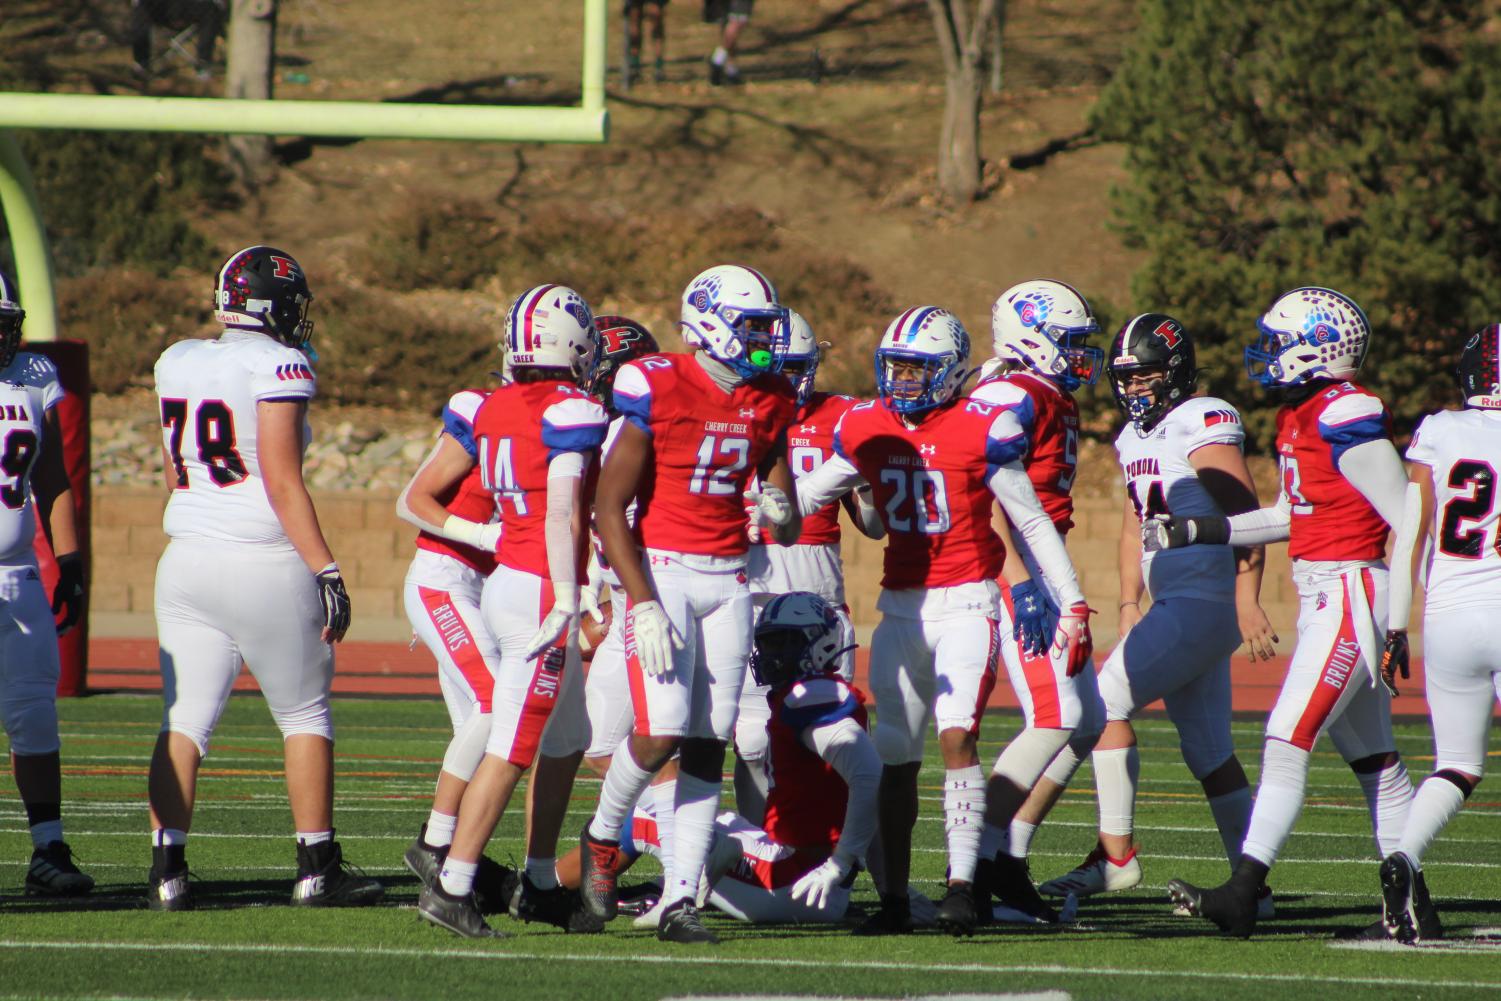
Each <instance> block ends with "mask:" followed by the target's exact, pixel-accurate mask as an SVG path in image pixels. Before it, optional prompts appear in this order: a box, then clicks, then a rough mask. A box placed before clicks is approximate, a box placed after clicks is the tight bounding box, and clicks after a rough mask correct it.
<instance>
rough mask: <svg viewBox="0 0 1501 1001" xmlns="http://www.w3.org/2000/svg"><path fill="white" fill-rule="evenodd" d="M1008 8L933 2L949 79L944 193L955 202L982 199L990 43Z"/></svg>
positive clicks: (992, 2)
mask: <svg viewBox="0 0 1501 1001" xmlns="http://www.w3.org/2000/svg"><path fill="white" fill-rule="evenodd" d="M1004 2H1005V0H928V11H929V13H931V14H932V15H933V29H934V31H935V32H936V33H937V35H938V50H939V52H941V53H942V54H943V69H944V78H945V79H944V84H945V86H944V106H943V130H942V132H941V133H940V135H939V139H938V187H939V190H940V191H942V192H943V194H944V195H945V196H946V197H948V198H950V199H952V200H954V201H959V202H969V201H974V199H975V198H976V197H978V196H979V194H980V92H981V87H982V86H983V83H984V81H983V80H982V75H983V74H982V69H983V66H984V63H985V61H986V60H985V49H986V45H985V43H986V40H987V38H988V37H990V35H991V33H992V32H995V31H998V30H999V24H1000V21H1001V17H1002V15H1001V14H1000V11H1001V8H1002V5H1003V4H1004ZM997 47H999V46H997ZM997 63H998V60H997Z"/></svg>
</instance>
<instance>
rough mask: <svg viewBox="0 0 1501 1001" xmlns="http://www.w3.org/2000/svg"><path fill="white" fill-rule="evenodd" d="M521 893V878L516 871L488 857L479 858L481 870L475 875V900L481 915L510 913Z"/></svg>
mask: <svg viewBox="0 0 1501 1001" xmlns="http://www.w3.org/2000/svg"><path fill="white" fill-rule="evenodd" d="M520 892H521V877H520V875H519V874H518V873H517V872H516V870H515V869H512V868H511V867H510V866H508V865H502V864H501V863H499V862H497V861H495V860H494V859H493V858H491V857H490V856H488V855H481V856H480V857H479V869H477V870H476V871H475V873H474V899H475V900H476V901H477V902H478V903H479V909H480V913H481V914H507V913H510V912H511V910H512V906H513V903H514V901H515V900H516V895H517V894H519V893H520Z"/></svg>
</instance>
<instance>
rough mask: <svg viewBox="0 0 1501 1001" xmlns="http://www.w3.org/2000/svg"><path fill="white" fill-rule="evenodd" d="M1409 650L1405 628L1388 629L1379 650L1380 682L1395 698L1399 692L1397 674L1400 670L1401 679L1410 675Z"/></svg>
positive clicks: (1405, 678)
mask: <svg viewBox="0 0 1501 1001" xmlns="http://www.w3.org/2000/svg"><path fill="white" fill-rule="evenodd" d="M1410 660H1411V652H1410V651H1409V650H1408V648H1407V630H1406V629H1389V630H1387V633H1386V645H1385V646H1384V647H1383V648H1382V650H1381V683H1382V684H1383V685H1385V686H1386V690H1387V691H1388V692H1390V693H1391V695H1392V698H1396V697H1397V696H1398V695H1400V694H1401V693H1400V692H1398V691H1397V674H1398V672H1401V674H1402V680H1403V681H1406V680H1407V679H1408V678H1409V677H1411V675H1410V673H1409V661H1410Z"/></svg>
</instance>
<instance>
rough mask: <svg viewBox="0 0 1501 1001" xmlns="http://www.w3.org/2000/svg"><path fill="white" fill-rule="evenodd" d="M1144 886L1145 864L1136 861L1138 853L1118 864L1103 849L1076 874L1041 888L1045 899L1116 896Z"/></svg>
mask: <svg viewBox="0 0 1501 1001" xmlns="http://www.w3.org/2000/svg"><path fill="white" fill-rule="evenodd" d="M1140 882H1141V863H1140V862H1137V861H1136V849H1134V848H1133V849H1132V850H1131V854H1130V855H1128V856H1127V857H1126V860H1125V861H1124V862H1116V861H1114V860H1112V859H1111V858H1109V857H1108V856H1107V855H1106V854H1105V849H1103V848H1101V847H1100V846H1099V845H1096V846H1095V849H1094V851H1092V852H1090V853H1089V856H1088V857H1087V858H1085V859H1084V861H1083V862H1081V863H1080V864H1079V866H1078V868H1076V869H1074V870H1073V871H1072V872H1067V873H1064V874H1063V875H1062V876H1059V877H1057V878H1056V879H1050V880H1048V881H1047V882H1046V883H1044V884H1042V885H1041V886H1039V887H1038V888H1037V892H1038V893H1041V894H1042V895H1043V896H1045V897H1068V896H1073V897H1075V898H1082V897H1092V896H1094V895H1095V894H1096V893H1115V892H1117V891H1119V890H1129V889H1131V888H1132V887H1133V886H1136V885H1137V884H1138V883H1140Z"/></svg>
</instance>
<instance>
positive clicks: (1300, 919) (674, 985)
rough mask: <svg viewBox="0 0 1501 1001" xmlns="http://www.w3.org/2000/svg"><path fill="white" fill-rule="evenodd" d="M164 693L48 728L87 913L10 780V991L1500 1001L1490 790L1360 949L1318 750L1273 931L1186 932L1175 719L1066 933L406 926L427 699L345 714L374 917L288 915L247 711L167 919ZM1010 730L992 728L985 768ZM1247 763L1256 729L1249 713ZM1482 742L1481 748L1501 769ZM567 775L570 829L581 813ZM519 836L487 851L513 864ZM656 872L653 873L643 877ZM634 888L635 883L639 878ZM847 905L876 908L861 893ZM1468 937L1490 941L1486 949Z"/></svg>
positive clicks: (348, 824)
mask: <svg viewBox="0 0 1501 1001" xmlns="http://www.w3.org/2000/svg"><path fill="white" fill-rule="evenodd" d="M159 705H160V703H159V701H158V700H157V699H155V698H152V697H140V696H98V697H94V698H90V699H86V700H67V701H64V702H63V703H62V705H61V713H62V717H63V763H64V772H65V779H64V782H65V795H66V797H67V802H66V804H65V807H64V815H65V820H66V822H67V824H68V840H69V841H70V842H71V843H72V845H73V847H74V850H75V852H76V854H77V856H78V857H79V860H80V862H81V864H82V866H83V868H84V869H86V870H87V871H89V872H91V873H92V874H93V875H94V876H95V878H96V879H97V880H98V881H99V886H98V888H97V889H96V891H95V893H94V894H93V895H92V896H91V897H89V898H87V899H85V900H83V901H80V902H76V903H58V902H51V901H46V902H43V901H39V900H37V899H35V898H26V897H23V896H21V895H20V886H21V882H22V877H23V875H24V866H23V863H24V860H25V859H26V858H27V856H28V854H29V852H28V847H29V843H28V841H27V838H26V833H25V821H24V816H23V814H22V811H21V808H20V804H19V802H18V801H17V800H16V799H15V795H14V791H13V789H10V788H7V789H6V791H5V796H6V797H7V802H6V804H5V811H4V834H5V836H6V841H5V843H6V844H7V845H8V846H9V847H8V848H7V849H6V851H7V853H8V857H9V858H12V859H14V860H16V861H15V863H14V864H12V865H11V867H10V868H9V870H8V875H7V876H5V877H3V878H0V882H3V884H4V886H6V887H7V888H8V889H7V890H6V892H5V893H4V895H3V896H0V998H54V997H69V998H174V997H194V998H412V999H427V998H443V999H459V998H470V997H473V998H486V999H494V998H505V999H525V998H551V997H566V998H587V999H589V1001H606V999H610V998H661V997H681V996H687V995H693V996H727V995H734V996H746V995H797V996H803V997H809V996H841V997H892V996H923V995H949V994H964V995H969V996H974V995H981V996H992V995H1004V994H1006V993H1014V992H1038V991H1046V990H1052V991H1064V992H1067V993H1068V994H1069V995H1071V996H1073V997H1075V998H1165V997H1184V998H1215V999H1229V998H1239V997H1256V998H1261V997H1265V996H1267V995H1269V994H1273V995H1277V996H1283V997H1287V996H1292V997H1315V996H1316V997H1319V998H1320V999H1330V1001H1332V999H1336V998H1343V997H1352V996H1362V997H1391V998H1411V997H1439V996H1442V997H1460V996H1471V995H1473V996H1476V997H1481V996H1485V997H1495V996H1501V942H1496V941H1490V940H1488V939H1489V938H1490V936H1489V935H1488V934H1486V933H1485V932H1484V930H1486V929H1490V930H1492V932H1491V934H1494V935H1501V803H1498V802H1496V801H1495V798H1494V797H1492V796H1488V795H1487V793H1486V786H1482V787H1481V789H1480V791H1479V792H1478V793H1477V794H1476V796H1475V797H1474V800H1473V801H1472V802H1471V804H1470V806H1469V808H1468V809H1467V810H1466V811H1465V812H1464V813H1463V814H1461V816H1460V817H1459V818H1458V819H1457V820H1456V821H1455V822H1454V823H1453V824H1452V825H1451V826H1450V828H1449V830H1448V832H1447V833H1446V836H1445V838H1444V839H1443V840H1442V841H1441V842H1440V843H1439V844H1438V845H1437V846H1436V847H1435V849H1434V850H1433V852H1432V854H1431V856H1430V858H1429V864H1428V866H1427V872H1428V879H1429V884H1430V886H1431V888H1432V890H1433V894H1434V897H1435V899H1436V901H1437V902H1438V904H1439V907H1440V908H1441V910H1442V912H1443V916H1444V919H1445V921H1446V923H1447V925H1448V928H1449V929H1450V934H1451V938H1450V939H1449V941H1448V942H1447V943H1445V944H1443V945H1441V946H1438V947H1433V948H1423V949H1410V948H1409V949H1400V948H1393V949H1385V950H1379V951H1369V950H1352V949H1349V948H1346V947H1343V946H1341V945H1339V944H1337V943H1336V942H1335V941H1334V935H1335V933H1337V932H1339V931H1341V930H1343V929H1353V928H1355V927H1358V926H1360V925H1362V924H1364V923H1366V922H1368V921H1369V920H1371V919H1372V918H1373V917H1374V916H1375V913H1376V908H1377V903H1376V892H1375V891H1376V863H1375V862H1374V861H1373V855H1374V850H1373V848H1372V846H1371V843H1370V835H1369V827H1368V821H1367V818H1366V811H1365V806H1364V802H1363V800H1362V799H1361V797H1360V793H1359V789H1358V787H1357V785H1356V784H1355V781H1354V779H1353V777H1352V776H1351V775H1350V773H1349V771H1348V770H1347V769H1346V768H1345V767H1344V766H1343V765H1342V764H1341V763H1340V761H1339V760H1338V758H1337V757H1336V756H1335V755H1334V754H1333V753H1332V752H1330V751H1328V750H1327V749H1325V751H1324V753H1321V754H1318V755H1316V757H1315V761H1314V769H1313V774H1312V776H1311V780H1310V789H1309V792H1310V802H1309V804H1308V806H1307V807H1306V808H1305V810H1304V812H1303V817H1302V820H1301V822H1300V824H1299V828H1298V831H1297V833H1296V834H1295V835H1294V836H1293V839H1292V842H1291V844H1290V845H1289V847H1288V851H1287V853H1286V856H1285V858H1284V860H1283V862H1282V863H1281V864H1279V865H1278V866H1277V868H1276V869H1275V870H1274V872H1273V877H1272V883H1273V887H1274V889H1275V890H1276V893H1277V907H1278V917H1277V919H1276V920H1275V921H1272V922H1269V923H1266V924H1264V925H1263V926H1262V930H1261V932H1260V933H1259V934H1258V936H1257V937H1256V938H1255V939H1253V940H1252V941H1251V942H1249V943H1246V942H1227V941H1223V940H1220V939H1218V938H1216V937H1215V936H1213V935H1212V934H1210V933H1209V932H1210V929H1209V926H1208V925H1205V924H1203V923H1201V922H1198V921H1195V920H1192V919H1185V918H1175V917H1173V916H1172V915H1171V913H1170V909H1169V907H1168V905H1167V903H1166V900H1165V896H1164V891H1163V886H1164V884H1165V883H1166V882H1167V880H1168V879H1169V878H1170V877H1172V876H1183V877H1186V878H1189V879H1191V880H1195V881H1198V882H1218V881H1219V879H1220V878H1221V876H1222V874H1223V872H1224V870H1225V863H1224V860H1223V858H1222V855H1221V849H1220V844H1219V839H1218V836H1217V835H1216V834H1215V833H1214V830H1213V827H1212V824H1211V821H1210V818H1209V815H1208V811H1207V810H1206V808H1205V807H1204V806H1203V804H1202V800H1201V798H1200V795H1199V792H1198V789H1197V785H1196V783H1194V782H1193V780H1192V778H1191V777H1190V776H1189V775H1188V773H1187V771H1186V769H1185V768H1184V766H1183V764H1182V762H1181V761H1180V760H1179V758H1178V754H1177V749H1176V742H1175V739H1174V737H1173V734H1172V731H1171V728H1170V727H1169V725H1168V724H1167V723H1165V722H1161V721H1148V722H1145V723H1143V724H1142V726H1141V727H1140V733H1141V736H1142V741H1143V754H1142V795H1141V801H1140V808H1139V825H1140V826H1139V829H1138V833H1139V837H1140V839H1141V842H1142V858H1143V862H1144V865H1145V868H1146V880H1145V882H1144V884H1143V885H1142V886H1141V887H1139V888H1138V889H1137V890H1134V891H1131V892H1129V893H1126V894H1123V895H1120V896H1116V897H1112V898H1108V899H1105V900H1096V901H1086V902H1085V904H1084V906H1083V907H1082V908H1081V910H1080V914H1079V922H1078V923H1077V924H1076V925H1073V926H1069V927H1065V928H1060V929H1030V928H1019V927H1002V928H999V929H996V930H987V931H983V932H982V933H981V934H979V935H976V936H975V937H974V938H972V939H967V940H954V939H952V938H950V937H948V936H947V935H943V934H940V933H937V932H927V933H919V934H916V935H913V936H910V937H906V938H900V939H876V940H868V939H855V938H852V937H850V936H849V935H848V934H847V933H846V929H845V928H794V927H765V928H750V927H746V926H743V925H738V924H737V923H735V922H733V921H730V920H728V919H723V918H719V917H714V918H711V921H712V922H713V927H714V928H715V929H716V930H717V931H718V932H719V933H720V934H721V936H722V937H723V939H724V942H723V944H722V945H721V946H720V947H718V948H705V949H688V948H683V947H676V946H669V945H665V944H662V943H659V942H657V941H656V940H655V939H654V938H653V937H651V935H650V934H649V933H646V932H640V931H635V930H632V929H630V927H629V925H628V922H627V921H626V920H620V921H617V922H615V924H614V925H612V926H611V927H610V928H609V930H608V931H607V932H606V933H605V934H604V935H599V936H593V937H580V936H566V935H564V934H562V933H561V932H557V931H554V930H552V929H550V928H546V927H544V926H540V925H517V924H515V923H514V922H511V921H509V920H508V919H506V918H503V917H502V918H493V919H492V921H493V922H494V923H495V924H496V925H497V927H500V928H504V929H505V930H507V931H510V932H513V933H514V934H513V937H511V938H509V939H506V940H504V941H494V942H469V941H465V940H462V939H459V938H456V937H454V936H451V935H449V934H448V933H446V932H443V931H440V930H438V929H435V928H432V927H431V926H429V925H427V924H425V923H424V922H422V921H421V920H419V918H418V917H417V914H416V912H415V910H414V907H413V905H414V903H415V900H416V895H417V886H416V881H415V879H414V878H413V877H412V876H410V875H409V874H408V873H407V872H406V870H405V869H404V868H403V867H402V865H401V853H402V850H403V849H404V847H405V846H406V844H407V843H408V841H409V840H410V839H411V837H412V836H413V834H414V833H415V831H416V829H417V825H418V824H419V823H420V822H421V821H422V820H423V819H425V817H426V812H427V802H428V801H427V797H428V795H429V793H430V791H431V785H432V780H433V776H434V774H435V770H436V768H437V767H438V763H439V760H440V756H441V753H442V748H443V745H444V741H445V739H446V732H447V718H446V715H445V713H444V712H443V709H442V707H441V706H440V705H439V704H438V703H436V702H431V701H426V702H424V701H354V700H348V701H342V702H339V703H337V704H336V710H335V711H336V717H337V721H338V727H339V743H338V752H339V768H340V772H339V779H338V782H339V789H338V808H337V818H338V824H339V839H340V841H341V842H343V844H344V848H345V852H346V855H347V856H348V857H349V858H350V859H351V860H352V861H354V862H356V863H358V864H359V865H361V866H362V867H364V868H365V869H366V870H367V871H368V872H370V873H371V874H374V875H377V876H380V877H383V878H385V879H386V880H387V881H388V882H387V886H388V891H389V892H388V898H387V904H386V905H385V906H382V907H378V908H374V909H368V910H364V911H323V912H304V911H300V910H294V909H292V908H291V907H289V906H286V897H287V892H288V890H289V887H290V882H291V879H292V876H293V868H294V865H293V852H292V841H291V834H290V830H291V820H290V815H289V813H288V811H287V807H286V801H285V797H284V795H283V789H282V782H281V776H280V753H279V751H280V749H279V740H278V738H277V736H276V734H275V731H274V729H273V727H272V725H271V722H270V718H269V716H268V715H267V713H266V710H265V707H264V705H263V703H262V702H261V701H260V700H259V699H255V698H236V699H234V700H233V701H232V703H231V705H230V707H229V709H228V711H227V712H226V713H225V716H224V720H223V723H222V724H221V726H220V728H219V732H218V736H217V739H216V743H215V747H214V753H213V754H212V755H211V757H210V758H209V759H208V761H207V763H206V764H205V769H204V781H203V782H202V784H201V786H200V794H201V795H200V799H199V808H198V816H197V818H196V824H197V826H196V829H195V831H194V833H193V838H192V842H191V845H190V852H189V858H190V860H191V864H192V866H193V870H194V872H195V873H196V874H197V875H198V876H199V877H200V879H201V882H200V884H199V886H198V891H199V899H200V909H199V910H197V911H195V912H189V913H183V914H158V913H153V912H150V911H148V910H147V909H146V907H145V903H144V900H143V898H142V896H141V893H142V890H143V886H144V881H145V876H146V869H147V867H148V865H149V862H150V855H149V848H148V843H147V840H146V830H147V820H146V782H145V774H146V762H147V757H148V754H149V751H150V747H151V742H152V740H153V736H154V734H155V731H156V728H157V718H158V715H157V714H158V712H159ZM1014 726H1015V723H1014V722H1013V720H1012V719H1010V718H1007V717H993V718H992V720H991V721H990V725H989V727H988V730H989V737H990V740H989V741H988V742H987V745H986V747H985V748H984V750H983V752H982V756H983V757H985V758H986V760H989V759H990V758H991V756H993V754H994V753H995V748H996V740H995V739H996V738H997V737H1000V736H1005V735H1007V734H1008V733H1009V732H1010V731H1011V730H1012V729H1013V728H1014ZM1235 730H1236V736H1237V741H1238V742H1239V743H1240V745H1241V747H1242V749H1243V750H1242V754H1243V758H1244V760H1245V762H1246V764H1247V767H1248V770H1251V771H1252V772H1253V777H1254V768H1253V766H1254V765H1255V764H1256V763H1257V762H1258V761H1259V759H1260V752H1259V732H1260V731H1259V727H1258V725H1257V724H1256V723H1254V722H1244V723H1238V724H1236V727H1235ZM1399 746H1400V747H1401V749H1402V750H1403V752H1404V753H1406V754H1407V756H1408V761H1409V763H1410V767H1412V768H1413V770H1414V771H1415V772H1416V773H1418V774H1425V773H1426V772H1427V770H1428V767H1429V765H1428V757H1427V756H1428V755H1429V754H1431V747H1430V744H1429V739H1428V732H1427V727H1426V726H1405V727H1403V728H1402V729H1401V731H1400V737H1399ZM1496 753H1497V752H1495V751H1493V752H1492V754H1493V755H1494V754H1496ZM939 786H940V773H939V772H938V770H937V769H936V768H930V769H929V770H928V771H926V772H925V773H924V780H923V810H924V814H923V817H922V819H921V820H920V821H919V827H918V836H917V845H918V851H917V858H916V859H915V864H914V876H915V878H916V879H917V881H918V882H919V884H920V886H921V888H922V889H924V890H926V891H927V892H929V893H930V894H932V895H934V896H936V895H938V893H939V892H940V890H939V887H938V882H939V879H940V877H941V875H942V872H943V866H944V857H943V853H942V824H941V818H940V806H939V799H940V795H941V793H940V789H939ZM597 789H598V787H597V784H596V783H595V782H593V781H583V780H581V781H580V783H579V786H578V788H577V790H576V800H575V803H574V806H573V815H572V816H571V817H570V826H572V825H573V823H574V822H578V823H582V821H583V819H584V817H585V816H586V815H587V813H588V812H589V811H590V809H591V808H592V806H593V802H594V797H595V795H596V793H597ZM1094 818H1095V813H1094V800H1093V795H1092V787H1091V785H1090V782H1089V775H1088V769H1087V766H1086V769H1085V771H1084V773H1083V774H1081V776H1080V781H1079V783H1078V790H1077V791H1075V792H1071V793H1070V794H1069V795H1068V796H1066V797H1065V799H1064V800H1063V803H1062V804H1061V805H1060V807H1059V809H1058V811H1057V812H1056V814H1055V816H1054V818H1053V820H1052V822H1050V824H1049V825H1048V826H1046V827H1045V828H1044V829H1043V830H1042V831H1041V832H1039V834H1038V836H1037V840H1036V842H1035V853H1034V855H1033V863H1032V864H1033V869H1034V873H1035V874H1036V875H1037V876H1039V877H1040V878H1046V877H1047V876H1050V875H1054V874H1056V873H1057V872H1058V871H1062V870H1063V869H1066V868H1068V867H1069V866H1071V865H1072V864H1074V863H1075V862H1076V861H1077V860H1078V858H1079V857H1081V856H1082V854H1083V853H1084V852H1085V851H1087V850H1088V848H1089V847H1090V845H1091V844H1092V839H1093V833H1092V832H1093V829H1094V826H1095V825H1094ZM519 832H520V820H519V817H518V816H512V817H509V818H508V819H507V820H506V822H505V824H504V825H503V827H502V830H501V831H500V832H499V834H498V836H497V838H496V841H495V842H494V843H492V848H491V854H493V855H495V856H496V857H498V858H501V859H502V860H504V859H505V858H506V857H507V856H508V855H509V854H511V853H516V854H518V855H519V854H520V837H519ZM649 864H650V863H643V868H644V867H645V866H646V865H649ZM632 878H633V877H631V876H628V877H627V879H626V881H627V882H630V881H631V880H632ZM856 900H857V902H863V903H866V904H872V903H873V902H874V891H873V890H872V888H871V887H870V884H869V882H868V881H863V882H862V885H861V888H860V892H859V893H858V895H857V897H856ZM1477 932H1481V933H1482V934H1480V935H1478V936H1477Z"/></svg>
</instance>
